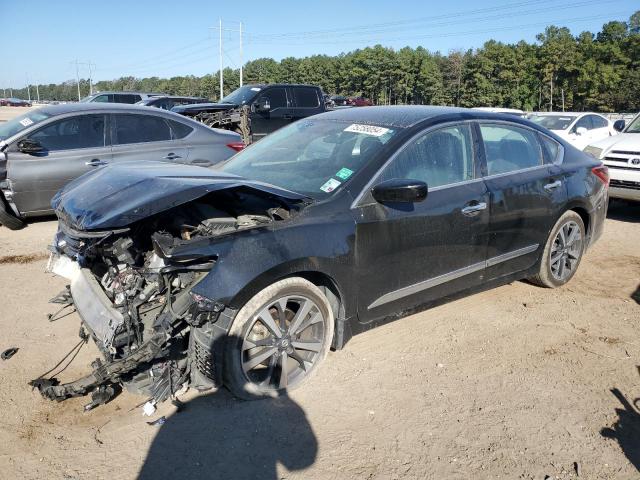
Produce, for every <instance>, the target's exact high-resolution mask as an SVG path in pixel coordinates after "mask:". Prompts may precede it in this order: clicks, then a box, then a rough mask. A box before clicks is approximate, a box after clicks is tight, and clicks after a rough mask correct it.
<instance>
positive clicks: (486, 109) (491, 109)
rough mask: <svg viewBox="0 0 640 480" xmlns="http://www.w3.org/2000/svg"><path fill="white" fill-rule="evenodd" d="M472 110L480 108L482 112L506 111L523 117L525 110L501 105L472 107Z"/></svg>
mask: <svg viewBox="0 0 640 480" xmlns="http://www.w3.org/2000/svg"><path fill="white" fill-rule="evenodd" d="M472 110H482V111H483V112H491V113H507V114H509V115H515V116H516V117H524V116H525V115H526V112H525V111H524V110H519V109H517V108H502V107H473V108H472Z"/></svg>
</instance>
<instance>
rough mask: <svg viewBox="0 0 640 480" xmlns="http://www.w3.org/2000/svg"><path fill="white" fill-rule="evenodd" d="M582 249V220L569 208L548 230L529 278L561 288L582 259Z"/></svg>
mask: <svg viewBox="0 0 640 480" xmlns="http://www.w3.org/2000/svg"><path fill="white" fill-rule="evenodd" d="M576 229H577V231H576ZM576 235H577V236H576ZM584 249H585V228H584V222H583V221H582V218H581V217H580V215H578V214H577V213H576V212H574V211H573V210H569V211H567V212H565V213H564V214H563V215H562V216H561V217H560V219H559V220H558V221H557V222H556V224H555V225H554V226H553V228H552V229H551V233H550V234H549V238H548V239H547V243H546V244H545V246H544V251H543V252H542V256H541V257H540V262H539V267H538V273H537V274H535V275H534V276H533V277H531V278H529V280H530V281H531V282H533V283H535V284H536V285H540V286H541V287H547V288H556V287H561V286H562V285H564V284H566V283H567V282H569V280H571V279H572V278H573V276H574V275H575V273H576V271H577V270H578V267H579V266H580V262H581V261H582V255H583V254H584ZM555 259H557V260H555ZM552 260H554V261H553V262H552Z"/></svg>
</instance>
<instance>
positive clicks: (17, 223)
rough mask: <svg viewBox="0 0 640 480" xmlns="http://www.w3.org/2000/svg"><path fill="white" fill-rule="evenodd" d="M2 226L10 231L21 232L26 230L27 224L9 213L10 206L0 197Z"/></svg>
mask: <svg viewBox="0 0 640 480" xmlns="http://www.w3.org/2000/svg"><path fill="white" fill-rule="evenodd" d="M0 224H2V225H4V226H5V227H7V228H8V229H9V230H20V229H21V228H24V226H25V223H24V222H23V221H22V220H20V219H19V218H18V217H16V216H15V215H13V213H11V211H9V206H8V205H7V204H6V203H5V201H4V198H2V196H1V195H0Z"/></svg>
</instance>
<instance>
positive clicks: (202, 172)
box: [51, 162, 307, 231]
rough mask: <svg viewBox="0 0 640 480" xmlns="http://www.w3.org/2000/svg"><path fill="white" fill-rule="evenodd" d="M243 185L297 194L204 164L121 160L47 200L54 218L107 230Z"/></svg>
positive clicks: (73, 225)
mask: <svg viewBox="0 0 640 480" xmlns="http://www.w3.org/2000/svg"><path fill="white" fill-rule="evenodd" d="M238 187H247V188H252V189H255V190H259V191H262V192H265V193H269V194H272V195H276V196H279V197H281V198H284V199H288V200H293V201H295V200H303V199H306V198H307V197H305V196H304V195H300V194H298V193H295V192H291V191H289V190H285V189H283V188H279V187H276V186H274V185H270V184H266V183H262V182H258V181H255V180H249V179H247V178H243V177H240V176H237V175H233V174H229V173H225V172H220V171H216V170H211V169H208V168H204V167H196V166H191V165H180V164H173V163H164V162H142V163H140V162H124V163H121V164H118V165H109V166H106V167H102V168H100V169H98V170H95V171H93V172H90V173H87V174H85V175H83V176H82V177H79V178H77V179H76V180H74V181H72V182H71V183H69V184H67V185H66V186H65V187H64V188H63V189H62V190H60V191H59V192H58V193H56V195H55V196H54V197H53V199H52V200H51V206H52V207H53V209H54V210H55V211H56V215H57V216H58V218H59V219H60V220H61V221H62V222H64V223H65V224H66V225H68V226H69V227H71V228H73V229H75V230H82V231H90V230H94V231H96V230H111V229H119V228H123V227H127V226H128V225H130V224H132V223H134V222H137V221H138V220H142V219H144V218H147V217H150V216H151V215H155V214H156V213H160V212H163V211H165V210H169V209H171V208H173V207H176V206H178V205H182V204H184V203H187V202H190V201H192V200H196V199H198V198H200V197H202V196H204V195H206V194H208V193H210V192H215V191H217V190H223V189H228V188H238Z"/></svg>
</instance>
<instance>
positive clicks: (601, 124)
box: [591, 115, 609, 128]
mask: <svg viewBox="0 0 640 480" xmlns="http://www.w3.org/2000/svg"><path fill="white" fill-rule="evenodd" d="M591 122H592V123H593V128H607V127H608V126H609V122H608V121H607V120H605V119H604V118H602V117H599V116H598V115H591Z"/></svg>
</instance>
